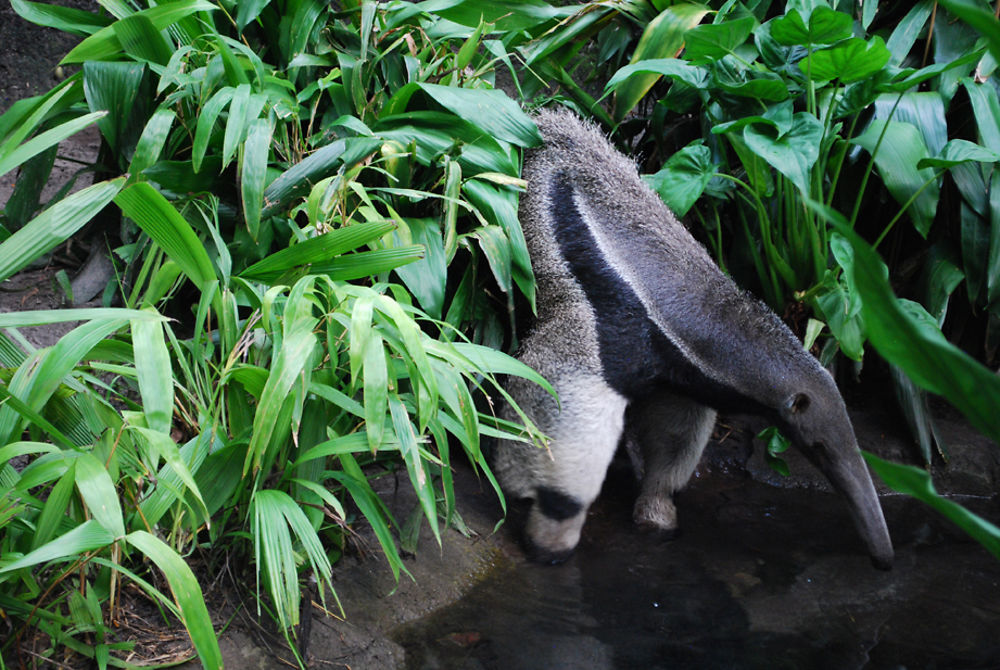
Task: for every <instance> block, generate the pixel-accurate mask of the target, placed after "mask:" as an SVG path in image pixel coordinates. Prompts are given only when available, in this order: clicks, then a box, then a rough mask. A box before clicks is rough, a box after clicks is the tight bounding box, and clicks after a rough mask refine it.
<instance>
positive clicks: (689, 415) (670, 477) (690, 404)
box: [626, 391, 715, 533]
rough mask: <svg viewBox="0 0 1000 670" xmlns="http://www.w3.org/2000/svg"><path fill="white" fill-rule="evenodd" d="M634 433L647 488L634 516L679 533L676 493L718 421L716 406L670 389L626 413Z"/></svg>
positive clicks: (655, 527) (656, 527)
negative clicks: (708, 405) (706, 405)
mask: <svg viewBox="0 0 1000 670" xmlns="http://www.w3.org/2000/svg"><path fill="white" fill-rule="evenodd" d="M626 421H627V424H628V434H629V436H630V438H632V439H635V440H636V441H637V442H638V445H639V449H640V452H641V454H642V468H643V472H642V488H641V491H640V493H639V498H638V500H636V503H635V508H634V509H633V512H632V517H633V519H634V520H635V522H636V523H637V524H639V525H640V526H642V527H645V528H650V529H653V530H660V531H665V532H667V533H673V532H675V531H676V530H677V509H676V507H674V501H673V495H674V493H675V492H676V491H678V490H679V489H681V488H682V487H683V486H684V485H685V484H686V483H687V481H688V480H689V479H690V478H691V474H692V473H693V472H694V469H695V468H696V467H697V465H698V461H699V460H700V459H701V453H702V451H703V450H704V449H705V445H706V444H707V443H708V438H709V437H711V435H712V428H713V427H714V426H715V411H714V410H712V409H710V408H708V407H705V406H704V405H700V404H698V403H696V402H694V401H692V400H690V399H688V398H684V397H682V396H677V395H674V394H673V393H669V392H666V391H660V392H657V393H653V394H651V395H649V396H647V397H645V398H642V399H640V400H636V401H635V402H633V403H632V405H630V406H629V408H628V412H627V414H626Z"/></svg>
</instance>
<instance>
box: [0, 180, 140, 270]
mask: <svg viewBox="0 0 1000 670" xmlns="http://www.w3.org/2000/svg"><path fill="white" fill-rule="evenodd" d="M124 185H125V178H124V177H119V178H118V179H113V180H111V181H102V182H100V183H97V184H94V185H93V186H89V187H87V188H85V189H83V190H81V191H77V192H76V193H74V194H72V195H70V196H67V197H65V198H63V199H62V200H60V201H59V202H57V203H56V204H54V205H52V206H51V207H49V208H48V209H46V210H45V211H44V212H42V213H41V214H39V215H38V216H36V217H35V218H34V219H32V220H31V221H29V222H28V224H27V225H25V226H24V227H22V228H21V229H20V230H18V231H16V232H15V233H14V234H13V235H11V236H10V237H8V238H7V239H6V240H4V241H3V242H2V243H0V280H3V279H6V278H7V277H10V276H11V275H13V274H14V273H16V272H18V271H19V270H21V269H23V268H25V267H27V266H28V264H30V263H31V262H33V261H35V260H37V259H38V258H40V257H42V256H44V255H45V254H47V253H48V252H50V251H51V250H52V249H54V248H56V247H57V246H59V245H60V244H62V243H63V242H65V241H66V240H68V239H69V238H70V237H71V236H72V235H73V234H74V233H76V232H77V231H78V230H80V228H82V227H83V226H84V225H85V224H86V223H87V222H88V221H90V220H91V219H92V218H93V217H94V216H96V215H97V213H98V212H100V211H101V210H102V209H104V207H105V206H106V205H107V204H108V203H109V202H111V200H112V199H113V198H114V197H115V196H116V195H117V194H118V192H119V191H121V189H122V187H123V186H124Z"/></svg>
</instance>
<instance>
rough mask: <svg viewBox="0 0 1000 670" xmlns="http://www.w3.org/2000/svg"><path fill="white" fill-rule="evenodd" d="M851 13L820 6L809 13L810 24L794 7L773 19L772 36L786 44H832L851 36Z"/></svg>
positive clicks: (780, 42) (778, 41) (779, 42)
mask: <svg viewBox="0 0 1000 670" xmlns="http://www.w3.org/2000/svg"><path fill="white" fill-rule="evenodd" d="M852 23H853V22H852V20H851V15H850V14H844V13H843V12H837V11H834V10H832V9H830V8H829V7H826V6H822V5H821V6H819V7H817V8H816V9H814V10H813V11H812V13H811V14H809V25H808V26H806V23H805V21H803V19H802V15H801V14H800V13H799V10H797V9H793V10H792V11H790V12H788V13H787V14H785V15H784V16H782V17H779V18H776V19H774V20H773V21H771V24H770V26H771V37H772V38H773V39H774V41H776V42H777V43H778V44H783V45H785V46H799V45H801V46H810V45H816V44H832V43H834V42H836V41H838V40H842V39H845V38H847V37H850V36H851V25H852Z"/></svg>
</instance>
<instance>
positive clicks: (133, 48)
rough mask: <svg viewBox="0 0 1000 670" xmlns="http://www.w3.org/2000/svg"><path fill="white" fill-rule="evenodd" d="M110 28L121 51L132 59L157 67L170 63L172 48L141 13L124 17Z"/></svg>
mask: <svg viewBox="0 0 1000 670" xmlns="http://www.w3.org/2000/svg"><path fill="white" fill-rule="evenodd" d="M111 27H112V28H113V29H114V31H115V37H117V38H118V43H119V44H121V47H122V49H123V50H124V51H125V53H127V54H128V55H129V56H131V57H133V58H134V59H136V60H138V61H146V62H150V63H156V64H157V65H166V64H167V63H168V62H169V61H170V55H171V54H172V53H173V50H174V46H173V44H171V43H170V42H168V41H167V39H166V38H165V37H164V36H163V33H162V32H160V30H159V29H157V28H156V26H155V25H153V22H152V20H150V18H149V17H148V16H146V15H144V14H141V13H138V14H133V15H132V16H126V17H125V18H123V19H120V20H118V21H116V22H115V23H114V24H112V26H111Z"/></svg>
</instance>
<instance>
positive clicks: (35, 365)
mask: <svg viewBox="0 0 1000 670" xmlns="http://www.w3.org/2000/svg"><path fill="white" fill-rule="evenodd" d="M13 6H14V8H15V10H16V11H18V12H19V13H20V14H21V15H22V16H24V17H25V18H28V19H30V20H33V21H36V22H38V23H41V24H43V25H49V26H53V27H58V28H60V29H64V30H69V31H71V32H74V33H75V34H79V35H81V36H83V37H84V39H83V40H82V41H81V43H80V44H79V45H78V46H77V47H76V48H75V49H74V50H73V51H72V52H71V53H70V54H69V55H68V56H67V57H66V59H65V61H64V62H65V63H66V64H67V65H68V66H74V67H78V69H77V70H76V71H75V72H74V73H73V74H71V75H70V77H69V78H68V79H67V80H66V81H64V82H63V83H61V84H60V85H59V86H57V87H56V88H54V89H53V90H52V91H50V92H48V93H46V94H44V95H42V96H39V97H36V98H31V99H28V100H24V101H20V102H18V103H16V104H14V105H13V106H12V107H11V108H10V109H9V110H8V111H7V112H6V113H5V114H4V115H2V116H0V173H4V174H6V173H9V172H10V171H12V170H15V169H19V173H18V177H17V184H16V189H15V195H16V196H17V197H15V198H12V199H11V201H10V202H9V203H8V204H7V207H6V208H5V209H4V212H3V219H2V220H0V225H2V228H0V279H5V278H7V277H10V276H11V275H13V274H14V273H16V272H18V271H19V270H22V269H24V268H27V267H30V266H31V264H32V263H35V262H38V261H43V260H47V259H48V258H49V257H50V256H49V255H50V254H51V252H52V250H53V249H56V248H57V247H58V246H59V245H60V244H63V243H64V242H66V241H67V240H69V239H70V238H72V237H73V236H74V235H76V234H78V232H79V231H81V230H83V229H84V227H85V226H88V228H87V236H88V240H96V241H95V242H93V244H94V246H95V249H94V251H95V252H97V253H100V252H103V251H104V250H105V249H106V248H111V249H112V250H113V256H112V259H113V261H114V262H115V274H114V275H113V276H112V277H111V278H110V279H109V280H108V284H107V288H106V290H105V291H104V293H103V300H104V303H105V306H104V307H100V308H92V309H82V310H59V311H53V312H40V313H39V312H21V313H12V314H4V315H0V363H2V369H0V435H2V438H3V439H2V441H0V608H2V611H3V614H4V616H3V618H2V622H0V626H3V631H4V632H3V634H2V635H0V658H2V659H22V660H24V662H25V663H26V664H29V663H30V662H32V661H28V660H25V659H29V658H35V657H36V656H40V657H42V658H46V657H51V656H54V655H56V654H63V653H65V650H72V651H73V652H75V653H77V654H81V655H83V656H85V657H88V658H90V659H92V662H93V663H94V664H95V665H97V666H98V667H102V668H103V667H107V666H109V665H113V666H120V665H122V664H124V663H125V661H124V660H122V659H123V658H124V657H125V656H124V654H128V653H133V654H136V655H138V656H140V657H141V656H142V655H143V654H144V653H146V650H144V649H142V648H141V647H139V648H135V647H134V643H132V642H126V641H123V638H122V636H121V635H120V633H119V632H118V631H116V630H115V629H114V628H112V627H111V626H109V625H108V624H107V622H108V621H116V620H118V619H119V617H118V615H119V613H120V612H121V611H122V608H123V607H127V606H128V605H127V599H128V598H131V597H133V596H132V595H131V594H132V593H133V591H132V590H131V589H128V590H125V589H123V583H124V582H132V583H134V584H136V585H137V586H138V587H139V589H140V590H141V591H143V592H144V593H146V594H147V595H148V597H150V598H151V599H153V600H154V602H156V603H157V606H158V607H159V608H161V611H162V612H163V613H164V616H166V617H168V618H176V620H178V621H180V622H182V623H183V625H184V627H185V628H186V631H187V634H189V635H190V638H191V642H192V643H193V646H194V650H195V652H196V653H197V655H198V656H199V658H200V661H201V663H202V664H203V665H204V666H205V667H206V668H216V667H220V664H221V660H220V655H219V648H218V643H217V640H216V632H215V630H214V628H213V624H216V625H217V624H218V622H213V621H212V620H210V618H209V615H208V611H207V609H206V606H205V598H204V595H203V594H202V592H201V588H200V586H199V583H198V579H197V578H196V575H198V574H219V573H220V571H223V570H224V568H225V566H227V565H229V566H234V565H240V564H243V565H251V564H252V565H253V566H254V567H253V569H252V570H250V571H249V572H248V573H247V574H245V575H242V574H238V575H235V577H237V580H235V581H237V582H240V581H242V582H244V583H247V584H256V588H251V589H250V592H249V593H247V594H245V595H246V596H247V597H249V598H250V599H251V600H252V601H253V602H252V604H251V608H252V609H253V611H256V612H258V613H265V612H266V613H267V614H268V615H269V616H271V617H273V619H274V620H275V621H276V622H277V624H278V626H279V627H280V629H281V630H282V631H283V633H284V634H285V635H286V637H287V639H288V641H289V643H290V647H291V649H292V653H293V654H294V653H297V644H296V641H295V639H294V636H295V634H296V633H295V631H296V630H297V629H296V625H297V624H298V623H299V622H300V619H299V616H300V611H302V610H303V608H309V607H311V599H310V598H306V599H305V600H303V599H302V595H301V594H302V588H301V583H302V581H303V580H304V579H306V578H307V577H308V576H309V575H312V576H314V577H315V579H316V580H317V581H318V582H319V583H320V585H321V586H322V587H323V588H321V590H320V597H321V598H326V599H327V606H331V605H332V607H331V609H336V608H337V603H336V600H335V599H336V595H335V593H334V591H333V589H332V581H331V580H332V577H331V571H332V569H336V568H335V565H334V564H335V562H336V561H337V559H338V558H339V557H340V555H341V553H342V552H343V551H345V550H347V549H348V545H349V543H350V538H351V536H352V534H353V533H355V532H356V529H357V528H358V527H359V526H365V525H367V526H370V527H371V529H372V531H373V532H374V536H375V537H376V538H377V541H378V546H379V547H380V549H381V551H382V553H383V554H384V556H385V558H386V560H387V562H388V565H389V567H390V568H391V570H392V571H393V573H394V574H395V575H396V576H397V578H398V577H399V575H400V574H405V573H406V568H405V565H404V564H403V562H402V560H401V558H400V547H403V548H405V549H406V550H408V551H411V552H412V551H416V549H417V546H416V538H417V537H418V534H419V530H420V527H421V525H424V524H425V525H426V527H429V528H430V530H431V532H432V534H433V536H434V537H436V538H437V539H438V541H440V539H441V535H442V533H443V530H444V528H446V527H448V526H449V525H451V526H454V527H456V528H459V529H463V528H464V524H462V522H461V517H460V515H459V512H458V510H457V509H456V503H455V493H454V487H453V482H452V476H453V473H452V465H453V459H454V458H462V459H465V460H468V461H469V462H470V463H471V464H472V467H473V468H474V469H475V471H476V472H477V473H478V474H479V476H481V477H483V478H484V480H485V481H487V482H489V483H490V485H491V486H494V487H496V484H495V482H494V480H493V475H492V473H491V472H490V470H489V467H488V466H487V464H486V462H485V460H484V457H483V453H482V450H481V448H480V440H481V438H482V437H483V436H490V437H503V438H505V439H514V440H521V439H523V440H531V441H538V440H540V439H541V436H540V435H539V434H538V432H537V430H536V429H535V428H534V427H533V426H532V425H531V424H530V422H528V424H527V430H525V426H524V425H523V423H524V422H523V421H522V422H521V423H520V424H515V423H511V422H509V421H504V420H501V419H498V418H496V417H495V416H494V415H493V412H492V410H491V407H490V405H489V402H488V401H489V400H490V399H491V398H496V399H505V401H509V398H508V397H507V395H506V392H505V391H504V390H503V388H502V387H501V386H500V385H499V384H498V378H499V376H500V375H507V376H524V377H525V378H526V379H530V380H532V381H533V382H534V383H537V384H541V385H542V386H543V387H544V388H549V387H548V385H547V383H546V382H545V380H543V379H542V378H541V377H540V376H539V375H538V374H537V373H535V372H533V371H532V370H530V369H529V368H527V367H526V366H524V365H522V364H520V363H518V362H517V361H516V360H514V359H512V358H510V357H508V356H506V355H505V354H502V353H500V352H499V351H497V350H496V349H495V348H494V347H499V346H500V345H501V344H503V342H504V331H505V329H506V328H508V325H509V324H510V323H511V319H512V318H513V314H514V311H513V309H512V308H511V306H512V305H513V300H514V295H515V293H521V294H523V295H524V296H525V297H526V298H527V300H528V301H529V302H530V301H532V300H533V291H534V278H533V276H532V273H531V266H530V263H529V261H528V258H527V253H526V250H525V246H524V240H523V236H521V233H520V228H519V226H518V224H517V218H516V202H517V193H518V190H519V189H520V188H521V186H522V183H521V181H520V179H519V177H518V173H519V152H520V150H521V149H522V148H523V147H527V146H532V145H534V144H536V143H537V142H538V141H539V137H538V132H537V129H536V128H535V126H534V124H533V123H532V122H531V120H530V118H529V117H528V116H527V115H526V114H525V113H524V112H522V111H521V109H520V107H519V106H518V105H517V104H516V103H515V102H514V101H513V100H511V99H510V98H508V97H507V96H506V95H504V94H503V93H501V92H499V91H498V90H496V89H495V88H494V87H493V83H494V70H493V68H494V65H495V64H496V63H501V64H502V63H504V62H508V63H509V57H508V55H507V52H506V51H505V45H504V43H503V42H502V41H500V40H499V39H496V38H498V37H501V36H503V35H504V34H505V32H504V30H506V28H504V29H503V30H501V31H499V32H493V28H492V27H491V26H488V25H487V24H485V23H484V24H482V25H481V26H479V27H473V28H470V29H467V30H466V29H464V28H461V27H460V26H458V25H457V24H454V23H452V22H449V21H446V20H444V19H443V18H441V17H439V16H437V15H435V14H434V13H432V12H425V11H422V10H421V9H419V8H416V7H415V6H413V5H410V4H408V3H389V4H377V3H374V2H363V3H359V4H351V3H348V6H345V7H344V8H343V9H337V8H336V7H334V6H332V5H329V4H328V3H323V2H318V1H317V2H310V1H307V2H301V3H297V4H296V5H295V6H294V7H291V6H289V7H285V6H284V5H283V4H281V3H268V2H261V3H240V4H239V6H238V7H236V6H230V5H217V4H214V3H211V2H207V1H205V0H179V1H178V2H174V3H169V4H167V5H149V6H144V5H142V4H141V3H140V5H136V6H132V5H126V4H123V3H117V2H108V3H103V7H104V8H105V9H104V10H102V11H101V13H90V12H81V11H79V10H73V9H67V8H61V7H57V6H50V5H43V4H37V3H31V2H25V1H23V0H15V1H14V3H13ZM513 28H516V26H514V27H513ZM94 124H96V125H97V128H98V130H99V132H100V135H101V151H100V154H99V157H98V161H97V163H95V164H94V165H92V166H85V168H84V170H83V171H87V172H93V173H94V174H95V175H96V183H95V184H94V185H92V186H88V187H87V188H85V189H83V190H81V191H78V192H77V193H74V194H72V195H67V194H66V192H65V191H62V192H59V193H57V194H56V195H55V196H54V197H53V198H52V199H51V200H50V201H48V202H44V203H42V202H40V201H39V194H40V193H41V187H42V186H43V185H44V184H45V182H46V181H47V180H48V177H49V171H50V170H51V165H52V157H53V156H54V154H55V152H56V146H57V144H58V142H60V141H61V140H63V139H64V138H66V137H69V136H70V135H72V134H73V133H75V132H77V131H79V130H80V129H82V128H84V127H87V126H89V125H94ZM112 304H117V305H121V306H120V307H112V306H111V305H112ZM60 321H82V322H83V325H80V326H78V327H76V328H75V329H73V330H71V331H70V332H69V333H68V334H67V335H66V336H64V337H63V338H62V339H61V340H60V341H59V342H58V343H57V344H56V345H55V346H53V347H50V348H46V349H36V348H35V347H33V346H32V345H31V344H30V343H29V342H28V341H27V340H26V339H25V338H24V337H22V335H21V333H20V332H19V331H18V329H19V328H21V327H22V326H30V325H48V324H54V323H56V322H60ZM478 392H482V394H483V396H484V398H485V399H486V400H487V402H484V403H482V404H481V409H480V408H479V406H477V401H476V399H475V398H474V396H473V394H474V393H478ZM521 418H522V419H523V418H524V417H523V415H522V417H521ZM458 450H460V451H461V452H462V455H457V451H458ZM394 473H399V474H400V475H401V476H402V477H403V478H404V479H406V480H408V481H409V482H410V483H411V484H412V487H413V489H414V491H415V492H416V504H415V506H414V508H413V509H412V510H410V511H406V512H405V516H404V517H402V518H400V519H396V518H395V517H394V515H393V513H391V512H390V510H389V508H388V506H387V505H386V504H385V503H384V502H383V501H382V500H381V499H380V498H379V496H378V494H377V493H376V489H377V488H378V487H377V486H373V483H372V480H373V479H375V478H378V477H383V476H387V475H393V474H394ZM230 559H233V560H230ZM241 577H242V578H244V579H239V578H241ZM331 598H332V599H333V602H332V603H331V602H330V599H331ZM130 650H131V651H130ZM297 660H298V662H299V663H300V664H302V663H303V662H304V661H303V659H302V658H298V659H297ZM0 665H2V663H0Z"/></svg>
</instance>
